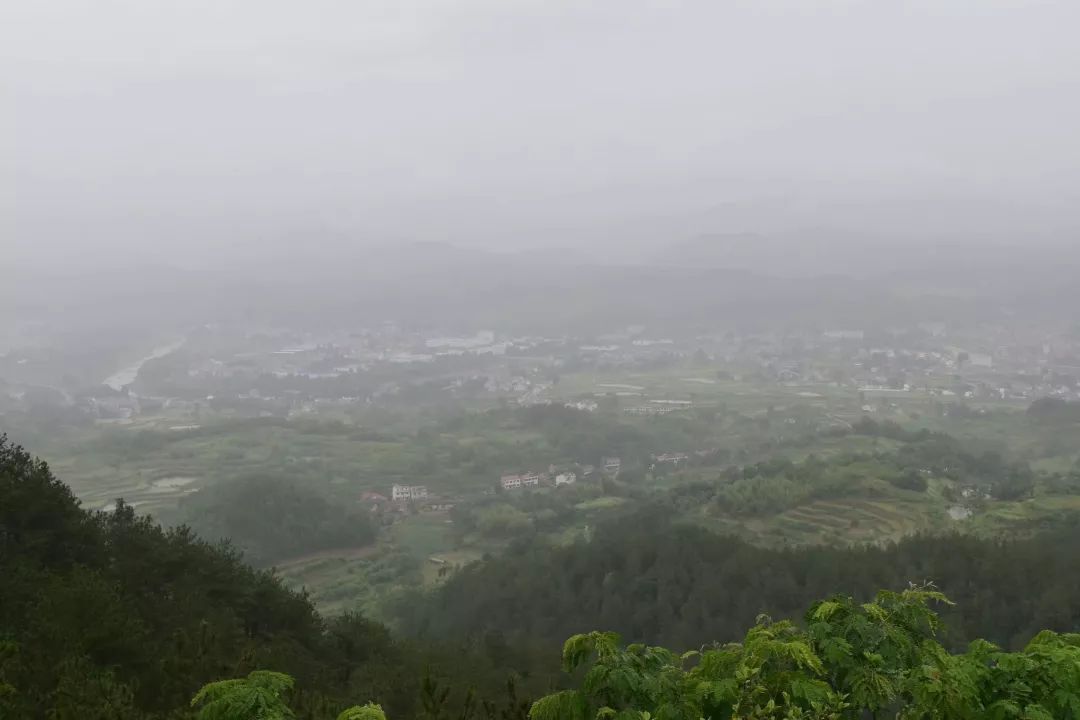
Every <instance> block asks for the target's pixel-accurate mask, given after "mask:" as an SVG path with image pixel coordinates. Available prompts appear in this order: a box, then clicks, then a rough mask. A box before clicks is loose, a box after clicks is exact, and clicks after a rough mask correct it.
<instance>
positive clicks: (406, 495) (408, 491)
mask: <svg viewBox="0 0 1080 720" xmlns="http://www.w3.org/2000/svg"><path fill="white" fill-rule="evenodd" d="M427 496H428V491H427V486H426V485H394V487H393V488H392V489H391V494H390V497H391V498H393V500H394V502H405V501H408V500H423V499H424V498H426V497H427Z"/></svg>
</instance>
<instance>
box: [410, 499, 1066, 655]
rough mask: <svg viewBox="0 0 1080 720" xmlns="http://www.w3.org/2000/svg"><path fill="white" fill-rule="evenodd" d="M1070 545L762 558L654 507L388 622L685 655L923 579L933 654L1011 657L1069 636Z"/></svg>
mask: <svg viewBox="0 0 1080 720" xmlns="http://www.w3.org/2000/svg"><path fill="white" fill-rule="evenodd" d="M1078 544H1080V523H1078V522H1077V521H1076V520H1075V519H1074V520H1073V522H1072V523H1071V524H1070V525H1068V526H1065V527H1063V528H1061V529H1059V530H1057V531H1054V532H1051V533H1047V534H1043V535H1038V536H1036V537H1033V538H1029V539H1024V540H1014V541H991V540H983V539H978V538H974V537H971V536H963V535H958V534H956V535H953V534H950V535H934V536H931V535H920V536H915V537H911V538H908V539H905V540H903V541H901V542H899V543H895V544H888V545H883V546H866V547H844V548H833V547H806V548H798V549H791V550H770V549H764V548H760V547H756V546H753V545H750V544H748V543H745V542H743V541H741V540H739V539H738V538H734V537H723V536H719V535H716V534H714V533H711V532H708V531H706V530H703V529H700V528H697V527H693V526H689V525H685V524H680V523H678V522H676V521H674V520H673V519H671V517H670V515H669V514H668V511H667V510H666V509H665V508H664V507H660V506H655V507H650V508H647V509H644V510H641V511H638V512H634V513H631V514H627V515H626V516H624V517H622V518H619V519H617V520H612V521H610V522H608V523H605V524H603V525H601V526H599V527H597V528H596V529H595V530H594V532H593V533H592V537H591V538H589V539H583V540H580V541H578V542H575V543H573V544H571V545H569V546H567V547H563V548H558V549H552V548H549V547H544V546H540V545H531V544H526V543H520V544H517V545H513V546H511V547H510V549H509V550H508V551H507V552H506V553H505V555H503V556H501V557H497V558H492V559H490V560H488V561H486V562H482V563H478V564H474V565H472V566H469V567H467V568H465V569H464V570H463V571H462V572H460V573H458V574H457V575H456V576H455V577H453V578H452V579H450V581H449V582H447V583H446V585H445V586H443V587H442V588H440V589H439V590H438V591H437V592H436V593H434V594H433V595H432V596H430V597H427V598H420V599H419V600H417V601H416V603H415V604H413V605H411V606H410V605H405V604H402V605H399V610H400V612H401V615H402V617H401V622H402V625H403V626H404V627H406V628H409V629H410V630H411V631H412V632H413V633H416V634H418V635H425V634H426V635H429V636H432V637H446V636H452V635H454V634H461V635H465V636H468V635H476V636H483V635H490V634H491V633H499V634H501V635H502V636H504V637H505V638H506V639H507V641H508V642H510V644H514V643H516V642H532V643H537V642H541V641H538V640H537V639H540V638H547V639H548V640H549V643H551V644H553V643H555V641H556V640H557V639H560V638H565V637H567V636H570V635H573V634H576V633H582V632H589V631H590V630H593V629H596V628H604V629H607V630H613V631H616V632H618V633H619V634H621V635H622V636H624V637H626V638H629V639H631V640H633V641H635V642H648V643H658V644H663V645H667V646H670V647H675V648H680V649H682V650H688V649H693V648H696V647H698V646H700V644H701V643H702V641H703V639H704V640H708V641H714V640H715V641H721V642H725V641H729V640H734V639H736V638H737V637H738V636H739V635H740V633H742V632H743V630H744V629H745V628H746V627H749V626H751V625H753V623H754V621H755V618H756V617H757V616H758V615H759V614H760V613H762V612H765V613H768V614H769V615H772V616H774V617H788V616H796V615H798V614H799V613H800V612H801V610H802V609H803V608H804V607H806V606H807V605H809V604H810V603H811V602H812V601H814V600H815V599H817V598H821V597H826V596H828V595H831V594H833V593H844V594H849V595H853V596H855V597H856V598H862V599H868V598H870V597H872V596H873V594H874V592H876V591H877V590H878V589H880V588H901V587H905V586H906V585H907V584H908V583H909V582H923V581H934V582H936V583H937V584H938V585H939V587H940V588H941V589H942V590H943V591H944V592H946V593H947V594H948V595H949V596H950V597H952V598H953V599H954V600H955V601H956V602H957V606H956V607H955V608H948V609H946V610H945V611H944V612H943V616H942V617H943V621H944V630H943V638H944V640H945V642H946V644H947V645H949V646H950V647H954V648H955V647H962V646H963V644H964V643H966V642H967V641H969V640H971V639H973V638H975V637H985V638H987V639H989V640H991V641H993V642H996V643H999V644H1001V645H1003V646H1005V647H1009V648H1017V647H1021V646H1022V645H1023V644H1024V643H1026V642H1027V641H1028V640H1029V639H1030V638H1031V637H1032V636H1033V635H1034V634H1035V633H1037V632H1038V631H1039V630H1042V629H1046V628H1048V629H1051V630H1056V631H1061V632H1073V631H1076V630H1077V629H1080V554H1078V553H1075V552H1063V549H1064V548H1074V547H1076V546H1077V545H1078ZM543 650H544V652H543V653H542V654H541V657H546V656H547V653H549V652H552V650H551V646H550V644H549V646H548V647H547V648H543Z"/></svg>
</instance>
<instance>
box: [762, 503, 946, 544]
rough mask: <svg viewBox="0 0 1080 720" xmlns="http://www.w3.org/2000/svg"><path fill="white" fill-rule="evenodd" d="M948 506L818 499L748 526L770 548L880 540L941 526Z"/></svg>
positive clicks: (896, 538)
mask: <svg viewBox="0 0 1080 720" xmlns="http://www.w3.org/2000/svg"><path fill="white" fill-rule="evenodd" d="M947 522H949V520H948V517H947V515H946V513H945V510H944V508H942V507H938V506H937V505H936V504H933V503H929V502H912V501H903V500H899V501H898V500H892V499H889V500H876V499H875V500H871V499H862V498H854V499H836V500H818V501H815V502H812V503H809V504H807V505H801V506H799V507H796V508H792V509H790V510H787V511H785V512H782V513H779V514H777V515H774V516H772V517H768V518H763V519H755V520H751V521H748V522H746V523H745V524H744V527H745V529H746V530H747V531H748V532H749V533H750V535H751V538H749V539H751V540H752V541H753V542H756V543H760V544H762V545H769V546H784V545H805V544H818V543H834V542H835V543H852V542H854V543H863V542H869V543H878V542H887V541H890V540H899V539H900V538H902V537H904V536H905V535H910V534H911V533H914V532H918V531H920V530H931V529H942V528H944V527H947V525H945V523H947Z"/></svg>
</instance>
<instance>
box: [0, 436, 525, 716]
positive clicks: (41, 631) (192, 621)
mask: <svg viewBox="0 0 1080 720" xmlns="http://www.w3.org/2000/svg"><path fill="white" fill-rule="evenodd" d="M0 578H2V579H3V580H2V582H3V584H2V592H0V717H2V718H4V720H7V719H8V718H18V719H19V720H21V719H22V718H46V717H47V718H49V719H50V720H74V719H76V718H78V720H128V719H135V718H138V719H140V720H147V719H151V718H166V717H168V718H182V717H188V716H189V712H190V710H189V701H190V699H191V697H192V695H193V694H194V693H195V691H196V690H198V689H199V687H200V686H202V685H203V684H205V683H207V682H210V681H213V680H217V679H220V678H224V677H234V676H239V675H245V674H247V673H248V672H250V671H252V670H255V669H260V668H274V669H277V670H281V671H285V672H288V673H289V674H291V675H293V676H295V677H296V678H297V680H298V682H299V683H300V684H301V686H302V687H303V688H304V692H303V693H300V694H297V695H296V696H295V697H294V698H293V705H294V707H295V708H297V710H298V712H299V716H300V717H316V718H322V717H326V716H329V715H330V714H331V713H332V712H335V708H337V709H340V708H342V707H344V706H346V705H350V704H355V703H356V702H359V701H367V700H376V701H378V702H381V703H383V705H384V706H385V707H387V709H388V710H390V711H391V712H393V713H394V714H396V715H397V716H398V717H403V718H408V717H413V715H414V711H415V708H416V707H417V706H418V703H419V702H420V699H421V697H422V692H421V684H422V681H423V679H424V677H425V676H426V675H428V674H435V675H437V676H441V677H442V682H444V683H446V682H450V683H452V684H458V685H461V686H465V685H469V686H478V687H480V688H481V689H482V690H483V689H485V688H486V689H491V688H493V687H494V688H495V689H496V691H497V692H498V693H499V694H500V695H501V694H502V693H503V691H502V690H501V689H500V688H501V686H502V684H503V682H504V681H505V678H506V672H505V671H503V670H502V669H494V670H493V669H490V668H489V667H488V666H486V665H485V664H484V661H483V660H482V658H481V657H480V656H479V655H477V656H476V657H474V658H472V660H471V662H469V663H457V662H456V661H457V660H459V659H460V658H461V656H462V652H464V650H463V649H462V648H446V649H445V650H443V649H439V648H434V647H431V646H420V645H417V644H414V643H404V644H403V643H401V642H399V641H397V640H395V639H393V638H392V637H391V636H390V634H389V633H388V632H387V630H386V629H385V628H383V627H382V626H381V625H378V624H376V623H373V622H369V621H367V620H365V619H364V618H362V617H359V616H356V615H345V616H342V617H336V618H332V619H328V620H324V619H322V618H320V617H319V616H318V615H317V614H316V613H315V611H314V610H313V608H312V606H311V604H310V603H309V602H308V600H307V599H306V598H305V597H303V596H302V595H298V594H296V593H293V592H290V591H288V590H286V589H284V588H283V587H282V586H281V584H280V583H279V582H278V581H277V579H275V578H274V577H273V576H272V575H271V574H269V573H267V572H262V571H257V570H253V569H252V568H251V567H249V566H248V565H247V564H245V562H244V561H243V560H242V559H241V557H240V556H239V555H238V554H236V553H235V552H233V551H230V550H228V549H226V548H224V547H218V546H214V545H210V544H208V543H206V542H204V541H202V540H200V539H198V538H197V537H196V536H195V535H193V534H192V533H191V532H190V531H189V530H187V529H186V528H179V529H175V530H169V531H165V530H162V529H161V528H160V527H159V526H157V525H155V524H153V523H152V522H150V521H149V520H148V519H146V518H140V517H137V516H136V515H135V513H134V511H133V509H132V508H131V507H130V506H128V505H125V504H123V503H118V506H117V508H116V510H115V512H112V513H88V512H86V511H84V510H81V509H80V508H79V506H78V502H77V501H76V500H75V498H74V496H73V495H72V493H71V491H70V490H69V489H68V487H67V486H65V485H64V484H63V483H61V482H60V481H59V480H57V479H56V478H55V477H53V475H52V473H51V472H50V470H49V468H48V466H47V465H46V464H45V463H43V462H40V461H37V460H35V459H33V458H31V456H30V455H29V454H27V453H26V452H24V451H23V450H22V449H21V448H18V447H15V446H12V445H10V444H8V443H7V441H6V439H4V438H2V437H0ZM451 659H452V660H453V661H454V662H451V661H450V660H451Z"/></svg>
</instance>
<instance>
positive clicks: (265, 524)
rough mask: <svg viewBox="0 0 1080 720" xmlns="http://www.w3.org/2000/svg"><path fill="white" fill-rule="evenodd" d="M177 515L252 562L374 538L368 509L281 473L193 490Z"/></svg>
mask: <svg viewBox="0 0 1080 720" xmlns="http://www.w3.org/2000/svg"><path fill="white" fill-rule="evenodd" d="M179 516H180V519H181V520H182V521H183V522H185V523H186V524H187V525H189V526H191V528H192V529H193V530H195V531H196V532H198V534H199V535H200V536H202V537H204V538H207V539H209V540H223V539H227V540H229V541H230V542H231V543H232V544H233V545H235V546H236V547H237V549H239V550H241V551H242V552H243V554H244V558H245V559H246V560H247V561H248V562H250V563H252V564H253V565H256V566H257V567H264V566H267V565H270V564H273V563H274V562H276V561H279V560H281V559H283V558H289V557H295V556H297V555H302V554H304V553H311V552H317V551H319V550H326V549H328V548H342V547H357V546H362V545H367V544H369V543H371V542H373V541H374V540H375V526H374V524H373V523H372V521H371V517H370V515H369V514H368V513H366V512H362V511H359V510H357V509H355V508H351V507H348V506H343V505H341V504H340V503H335V502H333V501H332V500H331V499H329V498H326V497H324V496H323V495H321V494H319V493H318V492H317V491H316V490H314V489H312V488H310V487H308V486H305V485H303V484H301V483H298V482H296V481H294V480H291V479H289V478H288V477H287V476H284V475H266V476H264V475H247V476H242V477H238V478H236V479H235V480H232V481H230V482H228V483H224V484H221V485H218V486H215V487H212V488H209V489H207V490H204V491H202V492H199V493H196V494H194V495H192V496H190V497H188V498H185V499H184V501H183V502H182V503H181V505H180V512H179Z"/></svg>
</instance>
